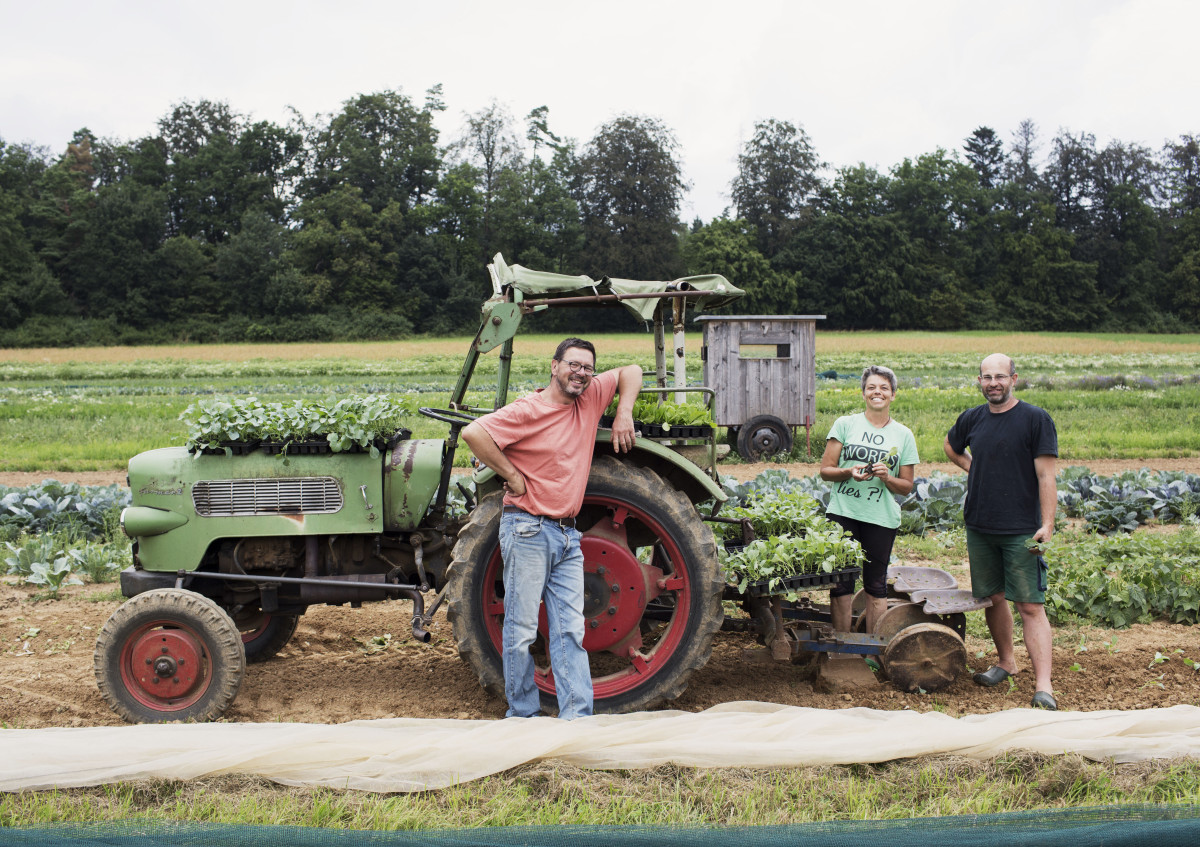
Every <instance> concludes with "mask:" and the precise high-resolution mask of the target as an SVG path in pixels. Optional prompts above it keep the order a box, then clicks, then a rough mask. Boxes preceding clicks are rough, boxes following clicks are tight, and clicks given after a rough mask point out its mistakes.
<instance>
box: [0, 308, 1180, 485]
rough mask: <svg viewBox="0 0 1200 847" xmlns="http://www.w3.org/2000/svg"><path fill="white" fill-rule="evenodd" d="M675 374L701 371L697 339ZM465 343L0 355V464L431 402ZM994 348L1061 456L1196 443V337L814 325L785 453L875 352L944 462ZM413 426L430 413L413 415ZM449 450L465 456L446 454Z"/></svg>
mask: <svg viewBox="0 0 1200 847" xmlns="http://www.w3.org/2000/svg"><path fill="white" fill-rule="evenodd" d="M558 340H559V339H558V337H557V336H547V335H521V336H519V337H518V339H517V342H516V355H515V357H514V361H513V387H512V394H517V393H520V392H522V391H526V390H530V389H532V388H534V387H536V386H538V385H541V384H543V383H544V381H545V378H546V374H547V371H548V362H549V358H550V356H551V354H552V353H553V350H554V346H555V344H556V343H557V341H558ZM595 342H596V346H597V350H598V353H599V364H600V366H601V367H602V368H604V367H612V366H617V365H623V364H629V363H636V364H639V365H641V366H642V368H643V369H645V370H646V371H647V372H652V370H653V365H654V358H653V355H654V353H653V340H652V336H651V335H650V334H649V333H626V334H621V335H607V336H601V337H597V338H596V339H595ZM688 343H689V345H691V346H690V347H689V348H688V352H687V360H686V361H687V374H688V378H689V381H690V382H693V383H697V382H699V381H700V380H701V378H702V373H703V366H702V363H701V360H700V352H699V344H700V340H699V336H698V335H696V334H693V336H692V337H691V338H689V342H688ZM469 344H470V339H469V338H466V337H463V338H447V339H423V340H413V341H400V342H387V343H384V342H373V343H363V344H329V345H298V344H290V345H283V344H281V345H220V346H201V345H194V346H174V347H118V348H77V349H69V350H66V349H55V350H3V351H0V471H54V472H71V471H88V470H116V469H120V468H123V467H124V466H125V463H126V462H127V461H128V459H129V457H130V456H133V455H134V454H136V453H139V452H141V451H143V450H148V449H152V448H155V447H164V446H169V445H173V444H181V443H183V441H184V438H185V435H184V432H185V430H184V426H183V424H182V423H181V422H180V421H179V420H178V418H179V414H180V413H181V412H182V411H183V410H184V409H185V408H186V407H187V406H188V405H190V404H191V403H194V402H196V401H198V400H201V399H204V398H210V397H248V396H254V397H258V398H259V399H260V400H263V401H272V400H290V399H296V398H301V397H303V398H309V399H315V400H323V399H334V398H338V397H342V396H345V395H346V394H350V393H376V392H388V393H399V394H407V395H411V396H414V397H415V399H416V401H417V402H418V403H419V404H420V405H422V406H431V407H444V406H445V405H446V402H447V400H448V398H449V393H450V389H451V387H452V386H453V385H454V381H455V379H456V378H457V376H458V373H459V370H460V368H461V367H462V361H463V357H464V355H465V353H466V351H467V348H468V346H469ZM994 351H1003V352H1007V353H1009V354H1010V355H1012V356H1014V358H1015V360H1016V362H1017V367H1018V371H1019V373H1020V376H1021V377H1022V382H1021V386H1020V388H1019V392H1020V396H1021V397H1022V398H1023V399H1025V400H1028V401H1029V402H1032V403H1035V404H1037V405H1039V406H1042V407H1043V408H1045V409H1047V410H1048V411H1049V412H1050V413H1051V414H1052V415H1053V416H1054V419H1055V421H1056V423H1057V425H1058V430H1059V438H1060V443H1061V450H1062V459H1063V461H1064V462H1075V463H1082V462H1086V461H1088V460H1089V459H1099V458H1122V459H1137V458H1150V457H1165V458H1171V457H1182V456H1195V455H1200V336H1198V335H1177V336H1153V335H1112V334H1106V335H1087V334H1070V333H1045V334H1032V333H1030V334H997V333H918V332H913V333H849V332H828V333H826V332H820V331H818V333H817V355H816V368H815V369H816V372H817V373H819V374H836V375H837V378H821V379H818V382H817V416H816V421H815V424H814V426H813V428H812V431H811V443H812V445H813V446H812V448H811V452H809V451H808V450H806V445H805V439H804V437H803V435H804V433H803V432H802V433H801V437H800V438H799V439H798V444H797V448H796V450H795V451H794V453H793V456H792V457H791V458H792V459H793V460H799V461H806V460H815V458H816V456H817V455H819V452H820V444H821V442H822V439H823V436H824V434H825V432H826V431H827V430H828V428H829V426H830V424H832V422H833V420H834V419H835V418H836V417H837V416H839V415H842V414H846V413H848V412H852V411H856V410H858V409H860V408H861V397H860V394H859V391H858V383H857V374H858V373H860V372H861V369H862V367H863V366H864V365H865V364H885V365H888V366H890V367H892V368H894V369H895V370H896V372H897V374H898V376H899V379H900V392H899V394H898V396H897V399H896V402H895V404H894V406H893V414H894V416H895V417H896V419H897V420H899V421H901V422H903V423H904V424H906V425H907V426H909V427H910V428H911V429H912V430H913V432H914V433H915V434H916V437H917V446H918V449H919V451H920V453H921V457H922V458H923V459H925V460H933V461H940V460H941V459H942V453H941V444H942V438H943V437H944V435H945V432H946V430H947V428H948V427H949V426H950V425H951V423H953V421H954V418H955V417H956V416H957V415H958V413H959V412H961V411H962V410H963V409H966V408H968V407H969V406H972V405H974V404H976V403H979V402H981V400H980V397H979V394H978V392H977V390H976V388H975V384H974V375H975V373H976V372H977V367H978V362H979V360H980V358H982V357H983V356H985V355H987V354H988V353H990V352H994ZM497 363H498V357H497V355H496V353H495V352H493V353H491V354H489V355H487V356H484V357H483V358H482V359H481V361H480V363H479V366H478V368H477V369H476V373H475V377H474V380H473V383H472V388H473V391H472V394H471V396H470V397H469V400H470V402H472V403H473V404H477V405H490V403H491V401H492V392H494V390H495V384H496V373H497ZM410 427H411V428H412V429H413V430H414V432H415V433H416V435H417V436H419V437H429V438H438V437H442V436H444V435H445V432H446V427H445V425H444V424H440V423H437V422H435V421H432V420H429V419H427V418H424V417H416V418H414V420H413V421H412V422H411V424H410ZM460 461H465V458H464V457H462V456H460Z"/></svg>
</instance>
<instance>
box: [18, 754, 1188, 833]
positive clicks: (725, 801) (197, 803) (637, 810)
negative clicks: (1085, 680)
mask: <svg viewBox="0 0 1200 847" xmlns="http://www.w3.org/2000/svg"><path fill="white" fill-rule="evenodd" d="M1144 803H1159V804H1181V805H1195V804H1197V803H1200V762H1197V761H1194V760H1188V759H1184V760H1174V761H1149V762H1141V763H1134V764H1116V763H1113V762H1092V761H1088V760H1086V759H1084V758H1082V757H1080V756H1078V755H1074V754H1069V755H1064V756H1043V755H1038V754H1032V753H1018V754H1010V755H1006V756H1003V757H999V758H996V759H992V760H989V761H977V760H972V759H966V758H962V757H954V756H941V757H933V758H925V759H919V760H912V761H896V762H886V763H883V764H878V765H853V766H845V767H821V768H817V767H811V768H799V769H780V770H757V769H725V770H701V769H697V768H680V767H674V766H669V765H668V766H662V767H658V768H654V769H651V770H644V771H642V770H639V771H589V770H583V769H580V768H576V767H573V766H570V765H566V764H564V763H562V762H555V761H548V762H543V763H538V764H534V765H528V766H523V767H521V768H517V769H514V770H512V771H508V772H505V773H503V774H499V775H497V776H493V777H490V778H487V779H482V780H478V781H475V782H471V783H467V784H464V785H460V786H456V787H452V788H447V789H443V790H441V791H436V792H428V793H417V794H394V795H383V794H369V793H360V792H351V791H344V792H343V791H334V790H329V789H303V788H288V787H284V786H279V785H275V784H274V783H271V782H268V781H266V780H263V779H260V778H254V777H240V776H224V777H217V778H212V779H201V780H195V781H191V782H172V781H151V782H139V783H127V784H117V785H109V786H101V787H97V788H91V789H80V790H71V791H38V792H21V793H13V794H7V795H3V796H0V826H36V825H40V824H49V823H61V822H79V823H95V822H104V821H126V820H129V819H130V818H137V819H146V820H154V821H176V822H205V823H229V824H245V825H287V826H306V827H310V826H311V827H334V828H339V829H367V830H414V829H458V828H471V827H489V826H531V825H534V826H536V825H591V826H594V825H618V824H645V825H665V824H675V825H680V824H684V825H709V826H712V825H722V826H740V825H746V826H758V825H776V824H796V823H809V822H817V821H842V820H846V821H849V820H896V819H904V818H919V817H940V816H948V815H987V814H996V813H1003V812H1017V811H1033V810H1042V809H1063V808H1077V807H1090V806H1112V805H1128V804H1144Z"/></svg>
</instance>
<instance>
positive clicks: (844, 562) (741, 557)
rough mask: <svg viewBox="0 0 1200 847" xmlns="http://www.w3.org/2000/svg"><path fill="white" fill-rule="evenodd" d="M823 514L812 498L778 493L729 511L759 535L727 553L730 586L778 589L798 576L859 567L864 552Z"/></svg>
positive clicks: (751, 499)
mask: <svg viewBox="0 0 1200 847" xmlns="http://www.w3.org/2000/svg"><path fill="white" fill-rule="evenodd" d="M824 511H825V510H824V508H823V507H822V506H821V504H820V503H818V502H817V501H816V500H815V499H813V498H812V497H811V496H809V495H807V494H804V493H802V492H798V491H778V490H774V491H763V492H761V493H757V494H755V495H754V496H751V497H749V498H748V499H747V500H746V501H745V502H744V503H742V504H741V505H739V506H735V507H734V508H732V509H730V510H728V511H727V512H725V516H726V517H731V518H744V519H748V520H749V521H750V525H751V526H752V527H753V528H754V534H755V536H756V539H755V540H754V541H752V542H751V543H750V544H748V545H746V546H745V547H742V548H740V549H735V550H732V551H728V552H726V553H725V562H724V565H725V570H726V572H727V573H728V575H729V578H730V581H731V582H733V583H735V584H737V586H738V590H739V591H741V592H743V593H744V592H745V591H746V589H747V587H748V586H749V585H750V583H752V582H760V581H762V580H767V581H768V588H769V589H774V588H775V587H776V586H778V584H779V583H780V581H781V580H783V579H785V578H786V577H789V576H793V575H796V574H818V573H831V572H833V571H835V570H841V569H844V568H851V567H859V566H860V565H861V563H862V558H863V553H862V547H861V546H860V545H859V543H858V542H857V541H855V540H854V539H853V538H851V537H850V536H849V534H847V533H846V532H845V531H844V530H843V529H842V527H841V526H839V525H838V524H836V523H834V522H833V521H831V520H828V519H827V518H826V517H825V516H824ZM719 526H722V527H726V528H727V529H726V530H725V532H726V533H732V532H734V531H736V530H735V528H734V526H735V525H732V524H719Z"/></svg>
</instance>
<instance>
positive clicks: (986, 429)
mask: <svg viewBox="0 0 1200 847" xmlns="http://www.w3.org/2000/svg"><path fill="white" fill-rule="evenodd" d="M946 437H947V439H948V440H949V441H950V446H951V448H953V449H954V451H955V452H956V453H965V452H966V451H967V448H968V447H970V448H971V472H970V473H969V474H968V475H967V503H966V506H965V507H964V509H963V518H964V519H965V520H966V524H967V527H969V528H970V529H973V530H976V531H978V532H988V533H992V534H995V535H1019V534H1024V533H1027V532H1037V530H1038V528H1039V527H1041V525H1042V511H1041V505H1040V500H1039V498H1038V481H1037V471H1036V469H1035V468H1034V465H1033V460H1034V459H1035V458H1037V457H1038V456H1057V455H1058V431H1057V430H1056V429H1055V428H1054V421H1053V420H1051V419H1050V415H1048V414H1046V412H1045V411H1044V410H1043V409H1039V408H1038V407H1037V406H1031V405H1030V404H1028V403H1026V402H1024V401H1022V400H1018V401H1017V405H1015V406H1013V407H1012V408H1011V409H1009V410H1008V411H1007V412H1000V413H999V414H996V413H994V412H991V411H989V410H988V406H987V404H986V403H985V404H984V405H982V406H976V407H975V408H973V409H967V411H965V412H963V413H962V414H961V415H959V416H958V420H957V421H955V422H954V426H953V427H951V428H950V432H949V433H948V434H947V436H946Z"/></svg>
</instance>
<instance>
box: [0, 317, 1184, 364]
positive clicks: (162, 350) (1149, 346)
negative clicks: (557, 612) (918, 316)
mask: <svg viewBox="0 0 1200 847" xmlns="http://www.w3.org/2000/svg"><path fill="white" fill-rule="evenodd" d="M652 338H653V336H652V335H651V334H650V333H649V332H632V333H621V334H615V335H613V334H610V335H600V336H595V337H593V338H591V339H589V340H591V341H593V342H594V343H595V344H596V346H597V348H598V349H599V351H600V353H601V355H603V353H604V352H606V351H614V352H617V351H624V352H632V351H644V352H645V353H646V354H647V355H649V356H650V357H653V355H654V348H653V340H652ZM560 340H561V338H560V337H559V336H557V335H554V336H550V335H536V334H530V335H521V336H518V337H517V339H516V345H517V347H518V348H519V349H520V350H521V351H523V352H526V353H528V354H529V355H534V356H537V355H543V356H547V355H549V354H551V353H553V351H554V348H555V346H556V345H557V344H558V342H559V341H560ZM470 341H471V339H470V337H468V336H460V337H455V338H420V339H410V340H407V341H370V342H358V343H347V344H211V345H203V344H187V345H171V346H153V347H72V348H35V349H20V350H0V363H18V362H20V363H25V364H33V365H55V364H63V363H68V362H113V363H119V362H136V361H146V360H151V361H154V360H181V361H191V362H247V361H253V360H256V359H263V360H272V359H274V360H282V361H297V360H309V359H317V360H321V359H360V360H363V361H368V362H386V361H394V360H399V361H403V360H405V359H412V358H423V357H427V356H438V355H450V356H454V357H458V358H461V357H462V356H463V354H464V353H465V352H466V350H467V347H468V346H469V344H470ZM699 344H700V337H699V335H698V334H697V333H692V334H691V335H690V336H689V338H688V345H689V349H690V350H691V351H692V352H695V350H696V349H698V347H699ZM994 352H1004V353H1007V354H1009V355H1011V356H1023V355H1028V354H1038V355H1056V354H1057V355H1064V354H1065V355H1068V356H1130V355H1134V354H1157V355H1162V356H1174V355H1178V354H1187V353H1193V354H1197V357H1198V360H1200V334H1187V335H1133V334H1130V335H1121V334H1110V333H1100V334H1089V333H1063V332H1042V333H1033V332H1030V333H992V332H953V333H945V332H833V331H828V332H827V331H823V330H821V329H820V328H819V324H818V330H817V357H818V358H821V357H822V356H837V357H841V356H858V357H860V358H868V357H878V356H885V357H886V356H887V355H889V354H896V353H900V354H906V355H910V354H914V353H915V354H927V355H943V356H950V357H953V358H955V359H957V358H958V357H961V356H968V357H969V356H974V357H976V358H981V357H983V356H985V355H987V354H989V353H994ZM818 369H820V368H818Z"/></svg>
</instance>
